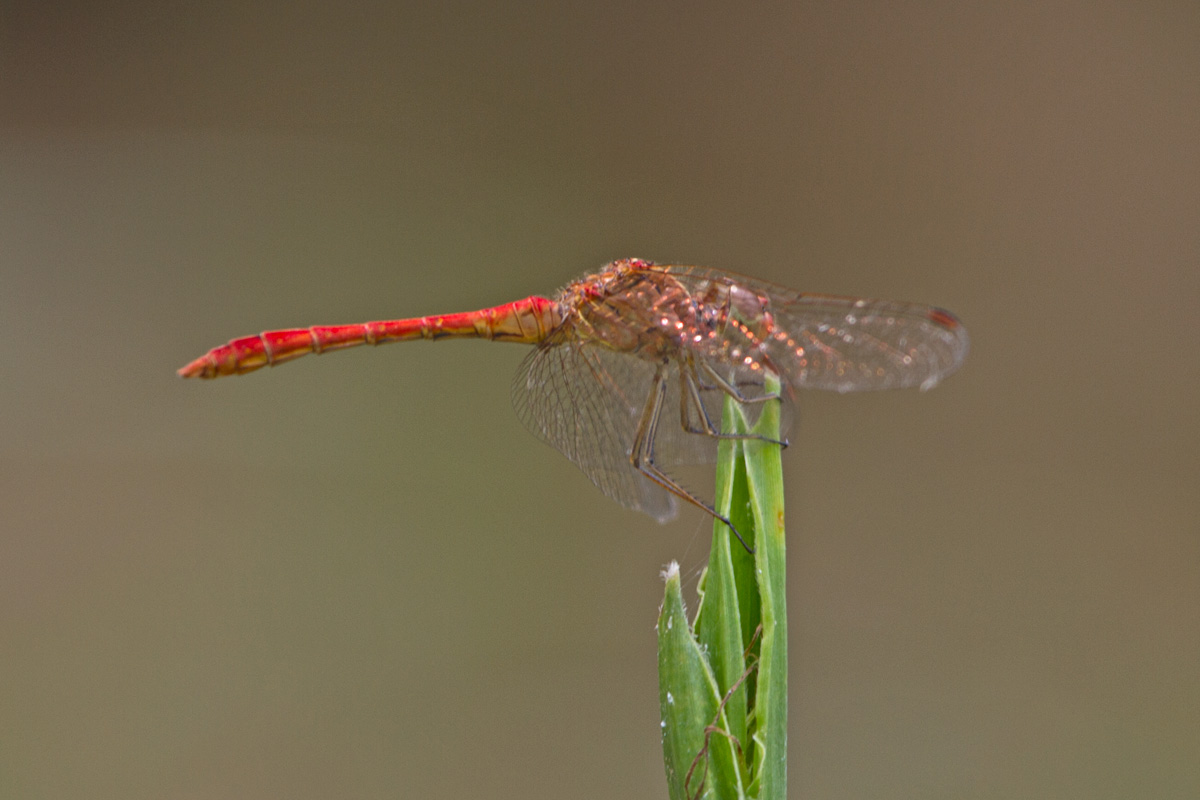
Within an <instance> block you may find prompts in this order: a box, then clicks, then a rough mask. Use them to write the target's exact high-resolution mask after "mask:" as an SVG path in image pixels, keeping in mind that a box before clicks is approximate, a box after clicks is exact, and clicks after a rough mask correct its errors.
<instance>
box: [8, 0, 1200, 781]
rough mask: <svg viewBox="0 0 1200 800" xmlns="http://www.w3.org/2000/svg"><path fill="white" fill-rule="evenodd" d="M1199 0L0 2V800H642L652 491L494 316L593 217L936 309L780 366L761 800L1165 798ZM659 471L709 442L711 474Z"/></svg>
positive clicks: (648, 726) (579, 240)
mask: <svg viewBox="0 0 1200 800" xmlns="http://www.w3.org/2000/svg"><path fill="white" fill-rule="evenodd" d="M1198 42H1200V6H1198V5H1197V4H1196V3H1194V2H1175V3H1165V2H1161V3H1117V2H1098V3H1070V2H1068V3H1041V2H1027V3H998V4H986V5H985V4H967V5H964V4H959V3H951V2H940V3H936V2H935V3H907V4H892V3H864V4H857V3H855V4H843V3H828V4H811V3H807V4H756V5H754V6H753V7H751V8H737V7H736V6H735V4H729V5H724V4H716V3H708V4H658V3H654V4H644V3H631V2H617V3H595V4H563V5H561V6H557V5H553V4H544V3H543V4H536V5H532V4H531V5H520V6H516V5H514V6H509V7H503V6H500V5H498V4H492V3H483V2H475V3H467V4H430V5H428V6H418V5H408V4H400V5H396V4H383V3H381V4H379V6H378V7H371V6H369V5H362V4H333V3H329V4H326V5H320V4H308V3H301V4H285V3H278V4H276V5H274V6H268V5H263V4H250V5H246V4H239V3H207V4H195V5H194V7H193V6H189V5H187V4H170V3H168V4H163V3H141V4H131V3H125V4H82V3H50V4H37V3H28V2H7V3H3V4H0V125H2V128H0V341H2V342H3V346H2V347H0V529H2V530H0V720H2V722H3V724H2V725H0V796H2V797H5V798H9V797H11V798H72V797H89V798H123V799H124V800H128V799H130V798H264V797H287V798H330V797H354V798H384V797H388V798H391V797H414V798H415V797H419V798H464V797H490V798H508V797H512V798H567V797H570V798H664V797H665V796H666V785H665V780H664V778H663V774H662V764H661V758H660V752H659V728H658V711H657V688H656V687H657V683H656V682H657V678H656V675H655V652H654V647H655V637H654V630H653V625H654V620H655V615H656V612H657V607H658V603H659V600H660V597H661V591H662V587H661V582H660V580H659V578H658V574H657V573H658V570H659V569H660V568H661V567H662V566H663V565H664V564H665V563H666V562H667V561H668V560H670V559H672V558H678V559H680V560H681V561H682V563H683V568H684V570H685V573H686V574H689V575H690V581H689V585H690V586H694V584H695V574H696V571H697V569H698V567H699V566H700V565H701V564H702V562H703V558H704V552H705V550H706V547H707V538H708V535H709V530H710V526H709V523H708V521H707V520H706V519H704V518H703V517H702V516H701V515H700V514H698V513H695V512H691V511H687V512H684V514H683V515H682V517H681V518H680V520H679V521H677V522H675V523H673V524H671V525H669V526H666V527H659V526H658V525H656V524H655V523H654V522H653V521H651V520H650V519H648V518H645V517H642V516H639V515H636V514H633V513H631V512H627V511H624V510H623V509H621V508H619V507H618V506H616V505H615V504H614V503H612V502H610V501H608V500H607V499H606V498H605V497H603V496H602V495H601V494H600V493H599V492H598V491H597V490H595V489H594V488H593V487H592V486H591V485H590V484H589V483H588V482H587V480H586V479H585V478H584V477H583V475H582V474H581V473H579V472H578V471H577V470H575V469H574V468H573V467H571V465H570V464H569V463H568V462H566V461H565V460H564V459H563V458H562V457H561V456H559V455H558V454H556V453H555V452H553V451H552V450H550V449H549V448H547V447H546V446H544V445H543V444H541V443H539V442H538V441H537V439H535V438H534V437H533V436H531V435H529V434H528V433H527V432H526V431H524V430H523V429H522V428H521V426H520V423H519V422H518V421H517V419H516V417H515V415H514V414H513V413H512V411H511V409H510V407H509V399H508V391H509V381H510V379H511V375H512V374H513V372H514V370H515V368H516V365H517V363H518V361H519V360H520V358H521V357H522V355H523V354H524V350H523V349H522V348H521V347H518V346H514V345H493V344H488V343H483V342H443V343H438V344H427V343H414V344H411V345H403V346H395V347H391V348H384V349H380V350H359V351H354V352H349V353H344V354H338V355H336V356H330V357H326V358H321V359H315V358H309V359H305V360H302V361H300V362H297V363H295V364H291V365H288V366H287V367H285V368H283V369H278V370H270V371H265V372H260V373H257V374H255V375H253V376H249V377H243V378H238V379H227V380H223V381H219V382H215V383H199V382H192V381H188V382H185V381H181V380H179V379H177V378H176V377H175V376H174V374H173V371H174V370H175V369H176V368H177V367H179V366H181V365H182V364H183V363H185V362H186V361H188V360H190V359H192V358H194V357H195V356H198V355H200V354H201V353H202V352H204V351H205V350H206V349H207V348H209V347H212V346H214V345H217V344H220V343H222V342H224V341H225V340H227V339H229V338H230V337H233V336H240V335H245V334H250V333H256V332H258V331H260V330H263V329H267V328H275V327H291V326H300V325H309V324H314V323H340V322H354V321H362V320H367V319H379V318H388V317H395V316H408V315H416V314H427V313H434V312H444V311H457V310H464V309H471V308H475V307H479V306H484V305H492V304H496V303H501V302H506V301H509V300H514V299H517V298H520V297H524V296H526V295H528V294H530V293H548V292H551V291H553V290H554V289H555V288H556V287H558V286H560V285H562V284H563V283H565V282H566V281H568V280H570V279H572V278H574V277H576V276H578V275H580V274H582V273H584V272H587V271H589V270H591V269H594V268H595V267H598V266H599V265H601V264H602V263H603V262H605V261H607V260H610V259H612V258H617V257H622V256H642V257H646V258H652V259H656V260H660V261H675V262H681V263H699V264H705V265H708V266H714V267H720V268H725V269H730V270H734V271H738V272H744V273H748V274H753V275H755V276H758V277H761V278H765V279H768V280H772V281H775V282H778V283H782V284H785V285H789V286H794V287H796V288H800V289H804V290H808V291H821V292H833V293H839V294H854V295H866V296H884V297H894V298H897V299H912V300H919V301H922V302H929V303H935V304H938V305H943V306H945V307H947V308H950V309H952V310H954V311H955V312H956V313H957V314H959V315H960V316H961V317H962V318H963V320H964V321H965V322H966V324H967V325H968V327H969V329H970V332H971V335H972V347H973V349H972V352H971V355H970V357H969V358H968V361H967V364H966V366H965V368H964V369H963V371H962V372H961V373H960V374H958V375H956V376H955V377H954V378H952V379H950V380H948V381H947V382H945V383H944V384H943V385H942V386H940V387H938V388H937V389H936V390H935V391H933V392H930V393H926V394H921V393H917V392H909V393H894V394H878V395H870V396H842V397H838V396H828V395H820V396H818V395H815V394H805V395H804V396H803V397H802V398H801V402H800V409H799V415H798V417H799V421H798V424H797V425H796V426H795V427H794V428H793V431H792V447H791V448H790V450H789V451H788V452H787V453H786V454H785V458H784V464H785V470H786V476H787V482H788V490H789V493H788V509H789V510H788V526H789V543H790V554H789V555H790V558H789V570H790V574H789V587H790V592H791V593H790V601H791V602H790V614H791V631H790V653H791V712H792V713H791V728H790V731H791V736H790V781H791V789H792V795H793V796H795V797H797V798H799V797H804V798H876V797H878V798H883V797H887V798H909V797H911V798H917V797H920V798H963V797H971V798H1015V797H1024V798H1077V797H1089V798H1131V797H1154V798H1194V797H1197V796H1200V633H1198V631H1200V522H1198V521H1197V520H1198V519H1200V514H1198V512H1200V500H1198V497H1197V483H1198V481H1197V478H1198V476H1200V430H1198V428H1200V422H1198V415H1197V407H1198V400H1200V359H1198V356H1197V353H1198V351H1200V322H1198V314H1200V44H1198ZM692 480H693V483H694V484H698V485H700V486H703V485H704V482H705V481H708V480H711V477H706V475H705V473H698V475H697V476H694V477H693V478H692Z"/></svg>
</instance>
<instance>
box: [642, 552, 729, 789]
mask: <svg viewBox="0 0 1200 800" xmlns="http://www.w3.org/2000/svg"><path fill="white" fill-rule="evenodd" d="M664 577H665V578H666V584H667V585H666V592H665V595H664V597H663V605H662V609H661V610H660V612H659V617H658V676H659V710H660V713H661V715H662V716H661V719H662V742H663V761H664V762H665V764H666V768H667V788H668V790H669V792H670V796H671V800H696V798H705V799H706V800H707V799H709V798H711V800H739V798H742V797H744V794H743V792H742V790H741V775H740V773H739V771H738V768H737V766H736V761H737V759H736V756H735V754H734V747H733V744H732V743H731V742H730V740H729V739H728V738H727V737H726V736H723V735H721V734H719V733H718V734H711V735H710V734H708V733H706V729H707V728H708V727H709V726H710V725H712V724H713V723H714V722H717V723H718V724H719V725H720V726H721V727H722V728H724V729H725V730H728V727H727V726H728V723H727V722H726V720H725V715H724V714H723V713H721V714H718V710H719V709H720V702H721V697H720V694H719V692H718V690H717V684H716V680H715V679H714V677H713V674H712V670H711V669H710V668H709V665H708V661H707V660H706V659H705V657H704V653H703V652H702V651H701V649H700V645H699V643H697V641H696V638H695V636H694V635H693V634H692V629H691V626H689V625H688V619H687V613H686V611H685V610H684V607H683V592H682V590H681V588H680V584H679V565H678V564H674V563H672V564H671V566H670V567H668V568H667V571H666V572H665V573H664ZM689 772H690V773H691V775H690V778H689ZM701 789H702V790H703V791H701Z"/></svg>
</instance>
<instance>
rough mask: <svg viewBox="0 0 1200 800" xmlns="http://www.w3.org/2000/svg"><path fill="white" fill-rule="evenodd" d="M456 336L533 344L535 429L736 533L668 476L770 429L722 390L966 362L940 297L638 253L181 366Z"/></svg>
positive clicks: (630, 489)
mask: <svg viewBox="0 0 1200 800" xmlns="http://www.w3.org/2000/svg"><path fill="white" fill-rule="evenodd" d="M450 338H460V339H462V338H466V339H490V340H493V341H501V342H518V343H522V344H531V345H535V346H536V347H535V349H534V350H533V351H532V352H531V353H529V354H528V355H527V356H526V358H525V359H524V361H523V362H522V363H521V366H520V368H519V369H518V371H517V375H516V379H515V380H514V382H513V386H512V399H513V404H514V406H515V407H516V409H517V412H518V416H519V417H520V419H521V421H522V422H523V423H524V424H525V426H526V427H527V428H529V429H530V430H531V431H532V432H533V433H534V434H536V435H537V436H538V437H539V438H541V439H542V440H543V441H545V442H547V443H548V444H550V445H551V446H553V447H554V448H555V449H557V450H558V451H560V452H561V453H562V454H563V455H565V456H566V457H567V458H568V459H570V460H571V461H572V462H574V463H575V464H576V465H577V466H578V467H579V468H580V469H581V470H582V471H583V472H584V474H585V475H587V477H588V478H590V479H591V481H592V482H593V483H594V484H595V485H596V486H597V487H599V489H600V490H601V491H603V492H604V493H605V494H606V495H608V496H609V497H611V498H612V499H613V500H616V501H617V502H618V503H620V504H621V505H623V506H625V507H626V508H630V509H633V510H636V511H642V512H645V513H647V514H649V515H650V516H652V517H654V518H655V519H657V520H658V521H659V522H666V521H668V520H670V519H672V518H673V517H674V516H675V514H676V512H677V509H678V504H679V501H683V502H686V503H689V504H691V505H694V506H696V507H698V508H700V509H702V510H703V511H705V512H707V513H708V514H710V515H711V516H713V517H714V518H716V519H718V520H720V521H721V522H723V523H724V524H725V525H728V526H729V528H730V530H731V531H733V533H734V534H735V535H737V537H738V538H739V539H741V538H742V537H741V534H739V533H738V532H737V529H736V528H735V527H734V526H733V524H732V523H730V521H729V520H728V519H727V518H726V517H725V516H723V515H722V514H720V513H719V512H717V511H716V510H715V509H714V507H713V506H712V505H711V504H709V503H707V502H705V501H704V500H702V499H700V498H699V497H697V496H696V495H695V494H693V493H692V492H691V491H689V490H688V489H686V488H684V486H683V485H682V484H681V483H679V482H678V481H677V480H676V479H675V478H674V477H673V476H672V471H673V469H674V468H675V467H679V466H683V465H687V464H704V463H711V462H712V461H714V460H715V458H716V452H717V443H718V442H719V441H720V440H721V439H723V438H741V439H744V438H763V437H761V436H758V435H757V434H752V433H740V434H739V433H723V432H721V431H720V430H719V427H718V424H717V423H716V422H714V420H716V421H718V422H719V420H720V410H721V406H722V404H723V402H724V399H725V398H727V397H728V398H732V399H733V400H735V401H736V402H737V403H739V404H741V406H742V407H743V408H745V409H747V410H750V411H751V413H753V409H754V408H761V407H762V403H764V402H766V401H769V400H775V399H779V400H781V401H783V403H784V405H785V407H788V406H790V405H791V404H792V403H793V402H794V399H795V390H796V389H824V390H831V391H835V392H853V391H862V390H874V389H895V388H906V387H917V388H920V389H922V390H926V389H930V388H932V387H933V386H934V385H936V384H937V383H938V382H939V381H941V380H942V379H943V378H945V377H946V376H948V375H950V374H951V373H953V372H954V371H955V370H957V369H958V368H959V366H961V365H962V363H963V360H964V359H965V358H966V355H967V350H968V346H969V340H968V337H967V332H966V329H965V328H964V327H963V325H962V323H960V322H959V320H958V319H957V318H956V317H955V316H954V315H953V314H951V313H950V312H949V311H945V310H943V309H940V308H935V307H933V306H927V305H920V304H916V303H903V302H896V301H891V300H867V299H861V298H855V297H839V296H834V295H822V294H809V293H804V292H798V291H795V290H792V289H787V288H784V287H782V286H776V285H773V284H771V283H767V282H765V281H761V280H757V279H754V278H749V277H744V276H741V275H736V274H734V273H731V272H725V271H723V270H719V269H711V268H706V267H697V266H680V265H674V264H657V263H654V262H652V261H647V260H644V259H639V258H629V259H622V260H619V261H613V262H612V263H610V264H607V265H606V266H604V267H603V268H602V269H601V270H600V271H599V272H596V273H594V274H591V275H588V276H586V277H583V278H581V279H579V280H576V281H573V282H571V283H569V284H567V286H566V287H564V288H563V289H562V290H561V291H559V292H558V294H557V295H556V296H555V297H553V298H547V297H541V296H537V295H534V296H531V297H526V298H525V299H523V300H517V301H515V302H512V303H507V304H505V305H500V306H494V307H492V308H484V309H480V310H478V311H467V312H460V313H455V314H440V315H433V316H426V317H413V318H409V319H398V320H385V321H379V322H365V323H361V324H355V325H333V326H319V325H318V326H313V327H309V328H292V329H287V330H275V331H266V332H264V333H260V334H257V335H254V336H245V337H242V338H239V339H233V340H232V341H230V342H229V343H228V344H224V345H221V346H220V347H216V348H214V349H212V350H210V351H209V352H208V353H206V354H204V355H203V356H200V357H199V358H197V359H195V360H194V361H192V362H191V363H189V364H187V365H186V366H185V367H183V368H182V369H180V370H179V375H181V376H183V377H185V378H218V377H222V376H225V375H240V374H244V373H247V372H252V371H254V370H257V369H259V368H261V367H268V366H275V365H278V364H282V363H284V362H287V361H291V360H292V359H295V358H299V357H300V356H303V355H306V354H308V353H316V354H320V353H326V352H330V351H332V350H341V349H344V348H348V347H357V346H359V345H366V344H370V345H379V344H384V343H387V342H400V341H407V340H410V339H450ZM768 385H778V386H779V387H780V389H779V390H778V391H777V392H771V391H768V390H767V389H766V388H765V387H766V386H768ZM664 415H665V416H664ZM670 417H675V418H676V420H677V421H668V420H669V419H670ZM785 432H786V431H785ZM771 441H773V440H771ZM778 443H779V444H785V442H782V441H781V442H778ZM742 543H743V545H745V541H744V540H743V542H742ZM748 549H749V548H748Z"/></svg>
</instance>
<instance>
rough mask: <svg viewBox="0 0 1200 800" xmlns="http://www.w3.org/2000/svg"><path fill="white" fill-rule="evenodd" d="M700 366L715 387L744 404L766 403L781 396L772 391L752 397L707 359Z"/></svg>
mask: <svg viewBox="0 0 1200 800" xmlns="http://www.w3.org/2000/svg"><path fill="white" fill-rule="evenodd" d="M700 368H701V369H702V370H704V373H705V374H706V375H707V376H708V377H709V378H711V379H712V381H713V383H714V384H715V388H717V389H720V390H721V391H722V392H724V393H725V394H727V395H729V396H730V397H732V398H733V399H734V400H737V401H738V402H739V403H742V404H743V405H749V404H751V403H765V402H767V401H769V400H778V399H779V398H780V395H779V393H778V392H772V393H771V394H764V395H759V396H758V397H750V396H748V395H744V394H742V390H741V389H739V388H738V387H737V384H734V383H731V382H729V381H727V380H725V378H723V377H722V376H721V373H719V372H717V371H716V370H715V369H713V366H712V365H711V364H709V363H708V362H707V361H701V362H700ZM742 385H743V386H761V385H762V384H759V383H755V384H748V383H747V384H742Z"/></svg>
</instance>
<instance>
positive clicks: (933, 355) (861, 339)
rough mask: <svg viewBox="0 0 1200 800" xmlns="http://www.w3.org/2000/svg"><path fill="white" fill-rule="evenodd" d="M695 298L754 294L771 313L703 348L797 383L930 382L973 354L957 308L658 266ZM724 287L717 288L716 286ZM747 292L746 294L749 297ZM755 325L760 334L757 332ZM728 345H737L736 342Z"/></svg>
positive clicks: (849, 387)
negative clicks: (734, 350)
mask: <svg viewBox="0 0 1200 800" xmlns="http://www.w3.org/2000/svg"><path fill="white" fill-rule="evenodd" d="M657 269H660V270H662V271H664V272H666V273H667V274H669V275H671V276H672V277H673V278H674V279H675V280H677V281H679V282H680V284H681V285H683V286H684V287H685V288H686V290H687V291H688V293H689V294H691V295H692V296H693V297H695V298H704V297H705V296H706V295H708V296H714V297H717V298H724V297H728V296H729V292H728V291H727V290H729V289H730V288H731V287H737V289H738V290H742V291H744V292H748V293H751V294H752V295H756V296H757V299H758V301H759V302H755V303H748V304H744V305H746V307H747V308H749V307H751V306H753V307H754V308H755V311H756V312H757V313H762V314H769V315H770V316H769V318H766V317H763V318H762V319H760V320H755V319H745V320H743V321H745V322H750V323H756V322H761V323H763V324H761V325H755V324H751V325H750V331H749V332H748V331H746V330H738V329H736V328H734V327H733V326H728V327H727V329H726V336H725V337H724V339H725V340H724V341H723V340H722V339H720V338H718V340H716V341H714V342H713V343H712V344H711V345H707V346H706V345H703V344H702V345H700V346H699V347H698V348H697V354H698V355H700V356H702V357H706V358H708V359H709V360H710V363H711V362H714V361H715V362H716V363H718V364H720V363H729V358H728V351H729V347H730V346H733V347H739V348H740V352H741V353H742V357H745V356H750V357H751V358H752V359H754V360H758V359H760V358H762V356H764V355H765V356H766V357H767V358H768V359H769V361H765V362H763V365H764V366H769V367H771V368H772V369H775V370H777V371H778V372H779V373H780V374H781V376H782V377H783V378H784V379H786V380H787V381H788V382H789V383H791V384H792V385H793V386H797V387H800V388H807V389H829V390H833V391H839V392H851V391H862V390H870V389H899V388H905V387H910V386H918V387H920V388H922V389H929V388H932V387H933V386H934V385H936V384H937V383H938V381H940V380H941V379H943V378H945V377H946V376H948V375H950V374H951V373H953V372H954V371H955V370H957V369H958V368H959V366H960V365H961V364H962V362H963V360H964V359H965V358H966V357H967V350H968V348H969V339H968V337H967V331H966V329H965V328H964V327H963V325H962V323H960V322H959V321H958V320H957V319H956V318H955V317H954V315H953V314H951V313H950V312H948V311H943V310H942V309H939V308H934V307H933V306H926V305H920V304H917V303H903V302H896V301H891V300H863V299H859V298H855V297H837V296H834V295H820V294H805V293H803V292H798V291H795V290H794V289H787V288H785V287H782V286H776V285H774V284H771V283H767V282H766V281H760V280H757V279H755V278H749V277H744V276H741V275H735V274H733V273H728V272H722V271H721V270H715V269H708V268H705V267H685V266H674V265H671V266H663V267H657ZM714 286H718V287H723V289H725V290H726V291H716V292H713V287H714ZM743 296H744V295H743ZM753 331H758V332H760V333H762V336H761V337H759V338H755V337H754V335H753V333H752V332H753ZM729 343H732V344H731V345H730V344H729Z"/></svg>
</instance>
